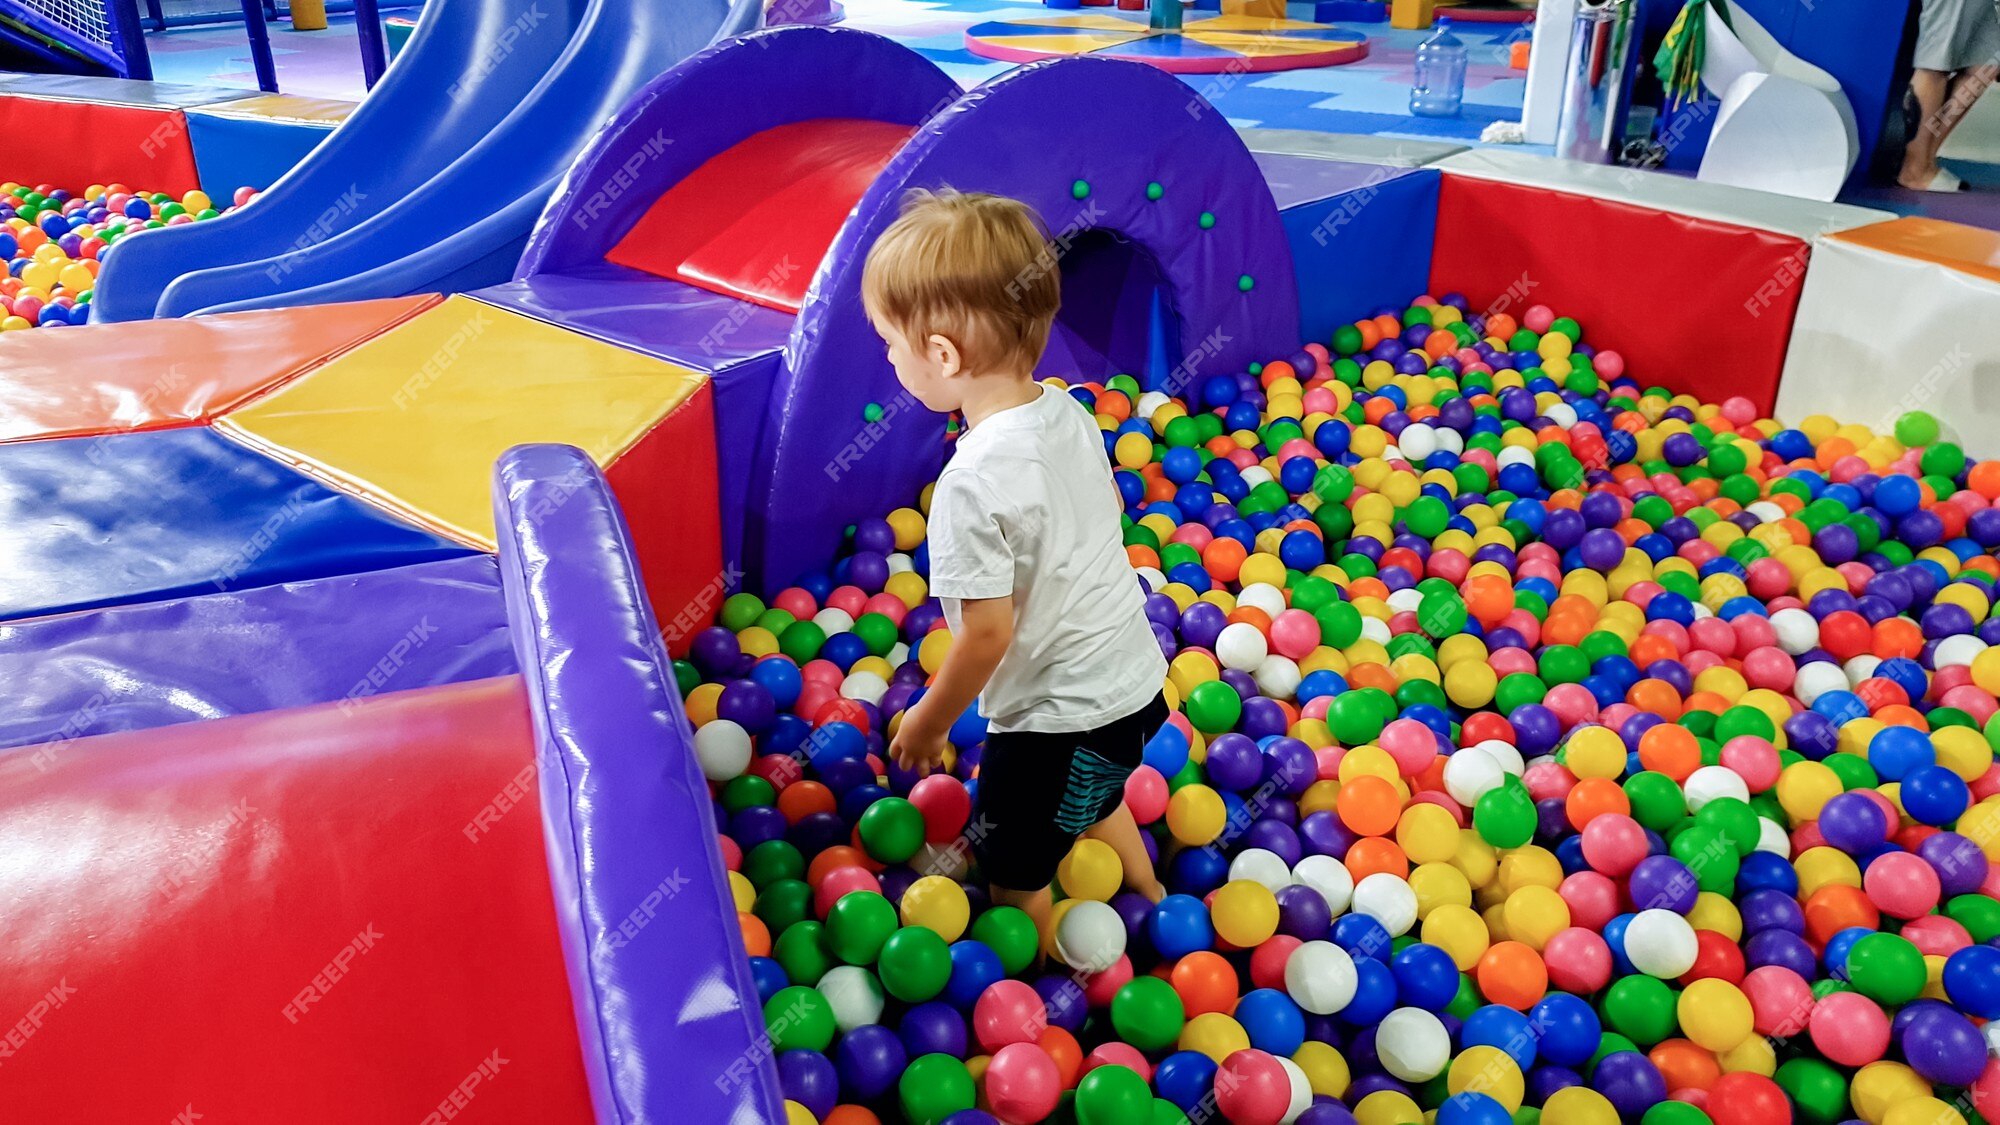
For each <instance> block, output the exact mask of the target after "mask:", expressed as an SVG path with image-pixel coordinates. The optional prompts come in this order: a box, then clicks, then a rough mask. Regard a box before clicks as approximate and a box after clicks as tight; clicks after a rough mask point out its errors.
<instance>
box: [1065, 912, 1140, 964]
mask: <svg viewBox="0 0 2000 1125" xmlns="http://www.w3.org/2000/svg"><path fill="white" fill-rule="evenodd" d="M1056 955H1057V956H1059V957H1061V958H1062V960H1063V964H1065V965H1068V966H1069V967H1070V968H1072V969H1075V970H1077V971H1078V972H1082V973H1101V972H1103V971H1104V970H1106V969H1109V968H1110V967H1111V966H1113V965H1115V964H1117V963H1118V958H1120V957H1122V956H1124V955H1125V920H1124V919H1123V918H1120V917H1119V916H1118V911H1116V910H1114V909H1112V907H1111V906H1110V904H1108V903H1102V902H1096V901H1094V900H1091V899H1083V900H1079V901H1078V902H1077V904H1076V905H1075V906H1072V907H1070V908H1069V909H1068V910H1067V911H1065V912H1064V914H1063V917H1062V921H1061V922H1060V923H1058V924H1057V925H1056Z"/></svg>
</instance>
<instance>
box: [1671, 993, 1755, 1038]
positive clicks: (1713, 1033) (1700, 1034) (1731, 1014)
mask: <svg viewBox="0 0 2000 1125" xmlns="http://www.w3.org/2000/svg"><path fill="white" fill-rule="evenodd" d="M1676 1011H1677V1015H1678V1021H1679V1023H1680V1027H1681V1032H1682V1033H1683V1034H1684V1035H1686V1036H1687V1037H1688V1038H1689V1039H1692V1040H1694V1042H1695V1043H1696V1044H1697V1045H1698V1046H1700V1047H1702V1048H1703V1049H1705V1050H1708V1051H1712V1052H1714V1053H1716V1054H1723V1053H1726V1052H1728V1051H1730V1050H1733V1049H1734V1048H1735V1047H1736V1045H1737V1044H1739V1043H1741V1042H1743V1041H1744V1040H1745V1039H1748V1038H1749V1037H1750V1035H1751V1034H1752V1032H1753V1031H1754V1026H1753V1025H1754V1023H1755V1017H1754V1016H1753V1015H1752V1012H1751V1004H1750V999H1749V997H1747V996H1745V995H1744V994H1743V991H1742V990H1741V989H1739V988H1737V987H1736V986H1735V985H1733V984H1731V983H1729V982H1728V981H1724V980H1717V979H1714V978H1707V979H1703V980H1697V981H1695V982H1694V983H1692V984H1690V985H1688V986H1687V988H1686V989H1684V990H1683V991H1682V992H1681V995H1680V999H1679V1001H1678V1002H1677V1009H1676Z"/></svg>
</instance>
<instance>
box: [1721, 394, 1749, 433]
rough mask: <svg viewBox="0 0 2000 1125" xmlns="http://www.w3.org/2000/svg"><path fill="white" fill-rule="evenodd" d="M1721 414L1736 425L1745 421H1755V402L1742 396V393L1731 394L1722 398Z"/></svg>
mask: <svg viewBox="0 0 2000 1125" xmlns="http://www.w3.org/2000/svg"><path fill="white" fill-rule="evenodd" d="M1722 416H1723V417H1724V418H1727V419H1729V420H1730V422H1732V423H1734V424H1735V425H1738V426H1741V425H1743V424H1744V423H1746V422H1755V421H1756V420H1757V404H1756V403H1754V402H1751V401H1750V400H1749V399H1747V398H1744V397H1743V396H1742V395H1731V396H1730V397H1729V398H1727V399H1725V400H1723V403H1722Z"/></svg>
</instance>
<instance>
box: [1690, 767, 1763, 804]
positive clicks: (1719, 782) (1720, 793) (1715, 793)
mask: <svg viewBox="0 0 2000 1125" xmlns="http://www.w3.org/2000/svg"><path fill="white" fill-rule="evenodd" d="M1681 788H1682V789H1684V790H1686V791H1687V805H1688V811H1689V812H1700V811H1701V808H1702V806H1703V805H1706V804H1708V803H1709V802H1710V801H1713V800H1716V799H1717V798H1720V797H1734V798H1736V799H1737V800H1739V801H1748V800H1749V799H1750V786H1749V784H1748V783H1747V782H1745V781H1744V780H1743V775H1742V774H1740V773H1737V772H1736V771H1735V770H1733V769H1730V768H1729V767H1728V766H1703V767H1701V768H1700V769H1698V770H1696V771H1694V772H1693V773H1691V774H1689V775H1688V779H1687V781H1686V782H1685V783H1684V784H1683V785H1682V786H1681Z"/></svg>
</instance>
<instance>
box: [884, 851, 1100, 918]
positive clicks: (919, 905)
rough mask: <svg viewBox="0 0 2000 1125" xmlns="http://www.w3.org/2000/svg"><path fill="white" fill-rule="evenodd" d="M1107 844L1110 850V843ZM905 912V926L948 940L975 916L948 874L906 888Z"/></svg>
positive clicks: (969, 904) (961, 888)
mask: <svg viewBox="0 0 2000 1125" xmlns="http://www.w3.org/2000/svg"><path fill="white" fill-rule="evenodd" d="M1084 842H1085V843H1091V844H1096V843H1099V841H1096V840H1086V841H1084ZM1104 846H1105V847H1106V849H1107V850H1109V845H1104ZM902 912H903V924H904V925H905V926H922V927H924V928H925V929H927V930H931V931H933V932H935V933H936V934H937V936H939V937H941V938H943V939H944V940H946V941H947V942H952V941H957V940H958V939H959V936H960V935H961V934H963V933H965V926H966V923H967V922H969V921H971V920H972V904H971V903H970V902H968V901H967V900H966V897H965V888H964V887H961V886H959V885H958V881H957V880H955V879H952V878H949V877H947V876H944V875H926V876H924V877H923V878H921V879H918V880H917V881H916V882H914V883H911V884H910V886H909V889H908V890H905V891H904V892H903V902H902Z"/></svg>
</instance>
